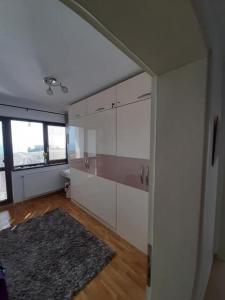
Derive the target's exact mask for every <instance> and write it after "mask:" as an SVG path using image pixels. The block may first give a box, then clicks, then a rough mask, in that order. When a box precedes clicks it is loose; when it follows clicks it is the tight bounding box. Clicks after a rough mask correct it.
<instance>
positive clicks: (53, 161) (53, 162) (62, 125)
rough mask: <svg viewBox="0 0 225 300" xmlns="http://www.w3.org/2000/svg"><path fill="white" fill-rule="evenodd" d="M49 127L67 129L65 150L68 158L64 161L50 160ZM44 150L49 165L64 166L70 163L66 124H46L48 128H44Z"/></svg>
mask: <svg viewBox="0 0 225 300" xmlns="http://www.w3.org/2000/svg"><path fill="white" fill-rule="evenodd" d="M48 126H56V127H64V128H65V142H66V144H65V147H66V148H65V150H66V158H64V159H55V160H50V159H49V138H48ZM44 132H45V133H44V150H46V151H45V153H47V157H46V161H47V164H48V165H55V164H63V163H66V162H68V153H67V134H66V125H65V124H61V123H60V124H59V123H50V122H46V126H44ZM45 139H46V146H47V147H46V149H45Z"/></svg>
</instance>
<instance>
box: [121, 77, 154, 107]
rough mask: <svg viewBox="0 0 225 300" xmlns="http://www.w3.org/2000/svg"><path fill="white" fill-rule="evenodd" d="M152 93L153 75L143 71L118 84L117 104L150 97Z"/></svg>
mask: <svg viewBox="0 0 225 300" xmlns="http://www.w3.org/2000/svg"><path fill="white" fill-rule="evenodd" d="M150 93H151V76H150V75H148V74H147V73H141V74H139V75H137V76H135V77H132V78H130V79H128V80H126V81H124V82H122V83H119V84H118V85H117V86H116V94H117V106H121V105H125V104H127V103H131V102H135V101H140V100H143V99H146V98H149V97H150Z"/></svg>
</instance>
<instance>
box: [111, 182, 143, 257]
mask: <svg viewBox="0 0 225 300" xmlns="http://www.w3.org/2000/svg"><path fill="white" fill-rule="evenodd" d="M148 195H149V194H148V193H147V192H145V191H141V190H138V189H135V188H132V187H128V186H126V185H122V184H117V232H118V234H119V235H121V236H122V237H123V238H124V239H126V240H127V241H128V242H130V243H131V244H132V245H134V246H135V247H137V248H138V249H140V250H141V251H143V252H145V253H146V252H147V235H148Z"/></svg>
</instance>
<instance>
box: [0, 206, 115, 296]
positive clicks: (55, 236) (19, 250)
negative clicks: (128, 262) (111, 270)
mask: <svg viewBox="0 0 225 300" xmlns="http://www.w3.org/2000/svg"><path fill="white" fill-rule="evenodd" d="M114 254H115V252H114V251H113V250H112V249H111V248H110V247H109V246H107V245H106V244H105V243H104V242H103V241H101V240H99V239H98V238H97V237H96V236H94V235H93V234H92V233H91V232H89V231H87V230H86V229H85V227H84V226H83V225H81V224H80V223H79V222H78V221H76V220H75V219H74V218H72V217H71V216H70V215H69V214H67V213H66V212H65V211H64V210H62V209H56V210H54V211H51V212H49V213H46V214H44V215H43V216H40V217H37V218H34V219H30V220H29V221H27V222H25V223H22V224H20V225H18V226H17V227H16V228H15V229H13V230H12V229H11V228H8V229H5V230H3V231H1V232H0V262H1V263H2V264H3V266H4V268H5V269H6V281H7V285H8V292H9V299H10V300H71V299H72V297H73V296H74V295H76V294H77V293H78V292H79V291H80V290H81V289H82V288H83V287H84V286H85V285H86V284H87V283H88V282H89V281H90V280H91V279H93V277H95V276H96V275H97V274H98V273H99V272H100V271H101V270H102V269H103V267H104V266H106V264H107V263H109V262H110V260H111V259H112V257H113V256H114Z"/></svg>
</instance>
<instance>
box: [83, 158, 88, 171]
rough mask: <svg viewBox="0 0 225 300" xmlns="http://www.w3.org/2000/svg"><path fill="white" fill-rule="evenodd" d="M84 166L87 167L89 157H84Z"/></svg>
mask: <svg viewBox="0 0 225 300" xmlns="http://www.w3.org/2000/svg"><path fill="white" fill-rule="evenodd" d="M84 166H85V168H86V169H87V158H85V159H84Z"/></svg>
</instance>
